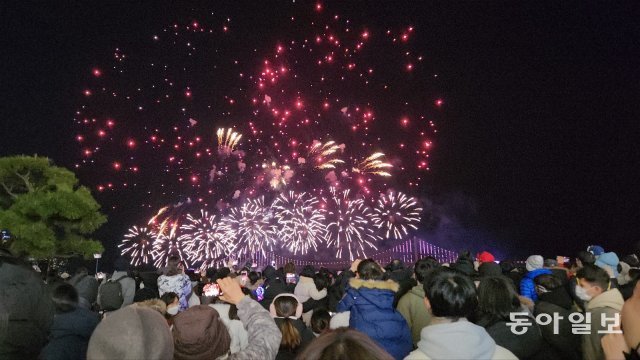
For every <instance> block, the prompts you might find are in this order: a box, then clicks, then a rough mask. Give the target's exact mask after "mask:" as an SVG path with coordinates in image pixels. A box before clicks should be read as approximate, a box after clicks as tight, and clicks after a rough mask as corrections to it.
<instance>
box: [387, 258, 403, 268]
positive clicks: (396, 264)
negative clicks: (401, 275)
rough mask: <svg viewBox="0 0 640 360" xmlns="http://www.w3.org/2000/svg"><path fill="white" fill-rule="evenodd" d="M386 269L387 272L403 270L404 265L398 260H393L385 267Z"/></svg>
mask: <svg viewBox="0 0 640 360" xmlns="http://www.w3.org/2000/svg"><path fill="white" fill-rule="evenodd" d="M386 269H387V271H396V270H403V269H404V263H403V262H402V260H400V259H394V260H393V261H391V262H390V263H389V265H387V267H386Z"/></svg>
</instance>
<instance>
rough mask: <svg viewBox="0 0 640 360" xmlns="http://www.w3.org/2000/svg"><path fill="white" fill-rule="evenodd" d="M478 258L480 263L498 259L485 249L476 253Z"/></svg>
mask: <svg viewBox="0 0 640 360" xmlns="http://www.w3.org/2000/svg"><path fill="white" fill-rule="evenodd" d="M476 259H477V260H478V262H479V263H480V265H482V264H484V263H488V262H495V261H496V258H495V257H494V256H493V254H492V253H490V252H488V251H483V252H481V253H478V255H476Z"/></svg>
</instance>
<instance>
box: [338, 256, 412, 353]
mask: <svg viewBox="0 0 640 360" xmlns="http://www.w3.org/2000/svg"><path fill="white" fill-rule="evenodd" d="M383 277H384V270H383V269H382V268H381V267H380V265H378V263H376V262H375V261H374V260H373V259H366V260H362V261H361V262H360V263H359V264H358V268H357V274H356V278H354V279H351V280H350V281H349V286H348V288H347V292H346V294H345V296H344V297H343V298H342V300H341V301H340V303H339V304H338V307H337V310H338V312H346V311H349V327H350V328H353V329H356V330H358V331H362V332H363V333H365V334H367V335H369V337H371V339H373V340H374V341H375V342H377V343H378V344H379V345H380V346H382V348H384V349H385V350H386V351H387V352H388V353H389V354H391V356H393V357H394V358H396V359H402V358H404V357H405V356H407V354H409V352H410V351H411V349H412V348H413V343H412V341H411V331H410V330H409V326H408V325H407V322H406V321H405V319H404V318H403V317H402V315H401V314H400V313H399V312H398V311H396V310H395V308H394V307H393V300H394V297H395V292H396V291H397V290H398V287H399V286H398V284H397V283H396V282H395V281H393V280H386V281H385V280H382V279H383Z"/></svg>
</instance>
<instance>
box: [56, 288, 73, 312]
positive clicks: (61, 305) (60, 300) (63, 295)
mask: <svg viewBox="0 0 640 360" xmlns="http://www.w3.org/2000/svg"><path fill="white" fill-rule="evenodd" d="M51 297H52V299H53V305H54V306H55V308H56V312H58V313H66V312H69V311H73V310H75V308H76V307H78V291H76V288H74V287H73V285H71V284H67V283H63V284H60V285H58V286H56V288H55V289H53V293H52V294H51Z"/></svg>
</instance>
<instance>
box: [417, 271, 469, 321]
mask: <svg viewBox="0 0 640 360" xmlns="http://www.w3.org/2000/svg"><path fill="white" fill-rule="evenodd" d="M423 285H424V292H425V298H424V303H425V306H426V307H427V309H428V310H429V311H430V312H431V313H432V314H433V316H437V317H442V318H449V319H452V320H457V319H460V318H466V317H468V316H469V315H471V313H473V311H475V309H476V307H477V306H478V298H477V296H476V287H475V285H474V284H473V281H471V278H469V277H468V276H466V275H465V274H462V273H460V272H458V271H455V270H452V269H449V268H445V267H441V268H438V269H435V270H433V273H431V274H430V275H429V277H428V279H427V281H426V282H425V283H424V284H423Z"/></svg>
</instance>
